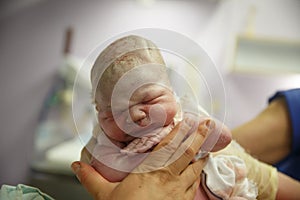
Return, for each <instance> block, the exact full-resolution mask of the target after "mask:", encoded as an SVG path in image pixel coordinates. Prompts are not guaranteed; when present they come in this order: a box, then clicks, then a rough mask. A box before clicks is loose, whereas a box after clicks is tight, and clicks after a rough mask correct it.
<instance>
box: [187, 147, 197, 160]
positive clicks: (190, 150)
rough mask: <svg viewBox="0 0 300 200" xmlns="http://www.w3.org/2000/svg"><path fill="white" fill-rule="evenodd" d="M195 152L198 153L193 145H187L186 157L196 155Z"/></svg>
mask: <svg viewBox="0 0 300 200" xmlns="http://www.w3.org/2000/svg"><path fill="white" fill-rule="evenodd" d="M195 154H196V151H195V150H194V149H193V148H192V147H190V146H189V147H187V148H186V150H185V152H184V155H185V156H186V157H188V158H190V157H194V156H195Z"/></svg>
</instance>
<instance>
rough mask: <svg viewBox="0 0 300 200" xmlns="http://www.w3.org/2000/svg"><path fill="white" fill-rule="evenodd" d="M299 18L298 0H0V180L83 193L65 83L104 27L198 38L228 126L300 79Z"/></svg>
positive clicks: (109, 32)
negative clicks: (216, 74)
mask: <svg viewBox="0 0 300 200" xmlns="http://www.w3.org/2000/svg"><path fill="white" fill-rule="evenodd" d="M299 19H300V1H299V0H264V1H259V0H255V1H250V0H111V1H105V0H99V1H96V0H95V1H92V0H90V1H80V0H64V1H55V0H54V1H49V0H2V1H0V27H1V28H0V52H1V53H0V76H1V78H0V91H1V94H0V113H1V114H0V115H1V116H0V127H1V129H0V131H1V138H0V149H1V150H0V162H1V166H0V184H1V185H2V184H11V185H16V184H19V183H25V184H30V185H34V186H36V187H39V188H41V189H42V190H43V191H45V192H47V193H49V194H50V195H52V196H53V197H55V198H56V199H66V198H68V199H71V198H72V199H84V198H87V197H86V193H85V191H84V190H83V189H82V188H81V187H80V185H79V184H78V182H77V180H76V178H75V177H74V176H73V175H72V173H71V171H70V169H69V165H70V163H71V161H72V160H76V159H77V160H78V159H79V152H80V149H81V148H82V144H81V143H80V142H78V141H76V138H75V139H74V135H76V133H75V132H76V129H75V127H74V123H73V121H72V113H71V97H72V84H73V81H74V74H76V70H77V69H78V66H80V64H81V63H82V61H83V60H84V58H85V57H87V56H88V54H89V53H90V52H91V51H92V50H93V49H94V48H95V47H96V46H97V45H99V44H100V43H101V42H103V41H105V40H107V39H108V38H110V37H111V36H115V35H116V34H119V33H122V32H125V31H130V30H133V29H137V28H163V29H169V30H173V31H176V32H179V33H181V34H184V35H186V36H187V37H189V38H191V39H192V40H194V41H195V42H197V43H199V44H200V45H201V46H202V47H203V48H204V49H205V50H206V51H207V52H208V54H209V55H210V56H211V57H212V58H213V60H214V62H215V64H216V66H217V68H218V70H219V71H220V73H221V75H222V77H223V82H224V87H225V93H226V103H225V105H226V119H225V123H226V124H227V125H228V126H229V127H230V128H234V127H235V126H238V125H239V124H241V123H243V122H246V121H247V120H249V119H251V118H253V117H254V116H255V115H257V114H258V113H259V112H260V111H261V110H262V109H263V108H264V107H266V105H267V99H268V98H269V97H270V96H271V95H272V94H274V92H276V91H277V90H282V89H290V88H295V87H300V76H299V75H300V74H299V73H300V60H299V59H300V42H299V41H300V21H299ZM212 76H213V75H212ZM83 87H84V86H83ZM218 101H219V100H218V99H215V100H214V106H215V108H216V109H218V106H220V105H222V104H221V103H220V102H218ZM219 109H223V108H219ZM88 112H89V111H87V115H86V116H88ZM83 120H88V117H87V118H84V119H83ZM87 130H89V127H87ZM53 147H55V148H53ZM63 194H64V195H65V196H64V195H63ZM66 195H67V196H66Z"/></svg>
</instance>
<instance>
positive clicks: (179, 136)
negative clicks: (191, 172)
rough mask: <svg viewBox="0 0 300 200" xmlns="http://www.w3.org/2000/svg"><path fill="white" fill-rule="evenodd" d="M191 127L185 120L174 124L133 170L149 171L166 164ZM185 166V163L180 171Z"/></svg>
mask: <svg viewBox="0 0 300 200" xmlns="http://www.w3.org/2000/svg"><path fill="white" fill-rule="evenodd" d="M191 128H192V127H191V126H190V125H189V124H188V123H186V122H185V120H183V122H181V123H179V124H178V125H177V126H175V128H174V129H173V130H172V131H171V133H170V134H169V135H167V136H166V137H165V138H164V139H163V140H162V141H161V142H160V143H159V144H158V145H157V146H156V147H155V148H154V151H153V152H151V153H150V154H149V156H148V157H147V158H146V159H145V160H144V161H143V162H142V163H141V164H140V165H139V166H138V167H137V168H136V169H135V170H134V171H135V172H139V173H141V172H149V171H153V170H157V169H159V168H162V167H164V166H166V163H167V162H168V160H170V158H171V157H172V155H173V154H174V152H175V151H176V150H177V148H178V146H179V145H180V144H181V143H182V141H183V139H184V138H185V136H186V135H187V134H188V132H189V131H190V130H191ZM186 166H187V164H186V165H185V166H184V167H183V168H181V169H180V171H182V170H183V169H184V168H185V167H186Z"/></svg>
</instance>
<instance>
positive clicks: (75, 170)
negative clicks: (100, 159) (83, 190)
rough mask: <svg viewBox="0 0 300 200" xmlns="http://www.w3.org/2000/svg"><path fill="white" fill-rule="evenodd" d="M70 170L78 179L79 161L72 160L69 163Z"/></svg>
mask: <svg viewBox="0 0 300 200" xmlns="http://www.w3.org/2000/svg"><path fill="white" fill-rule="evenodd" d="M71 168H72V171H73V172H74V174H75V175H76V176H77V178H78V180H79V181H80V177H79V176H78V172H79V170H80V168H81V165H80V162H78V161H76V162H73V163H72V165H71Z"/></svg>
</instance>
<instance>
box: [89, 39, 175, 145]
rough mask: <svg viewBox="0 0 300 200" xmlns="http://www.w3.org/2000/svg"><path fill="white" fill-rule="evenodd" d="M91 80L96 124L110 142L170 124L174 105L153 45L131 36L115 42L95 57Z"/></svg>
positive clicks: (130, 137)
mask: <svg viewBox="0 0 300 200" xmlns="http://www.w3.org/2000/svg"><path fill="white" fill-rule="evenodd" d="M91 80H92V91H93V98H94V101H95V104H96V109H97V111H98V121H99V124H100V126H101V128H102V129H103V130H104V132H105V133H106V134H107V135H108V137H110V139H112V140H115V141H118V142H125V143H126V142H129V141H131V140H133V139H134V138H135V136H137V135H138V134H140V133H141V131H146V129H148V128H153V127H154V126H158V125H160V126H167V125H169V124H171V123H172V122H173V118H174V116H175V115H176V113H177V103H176V100H175V96H174V94H173V91H172V90H171V87H170V83H169V79H168V75H167V72H166V66H165V63H164V60H163V57H162V55H161V53H160V51H159V49H158V48H157V47H156V45H155V44H154V43H153V42H151V41H149V40H147V39H145V38H142V37H139V36H134V35H131V36H126V37H123V38H121V39H118V40H116V41H115V42H113V43H112V44H110V45H109V46H108V47H106V48H105V49H104V50H103V51H102V53H101V54H100V55H99V57H98V58H97V60H96V62H95V64H94V66H93V68H92V71H91ZM112 104H113V106H112ZM162 117H163V118H162ZM162 120H163V121H164V123H163V124H162V123H161V121H162ZM120 127H121V128H120Z"/></svg>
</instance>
